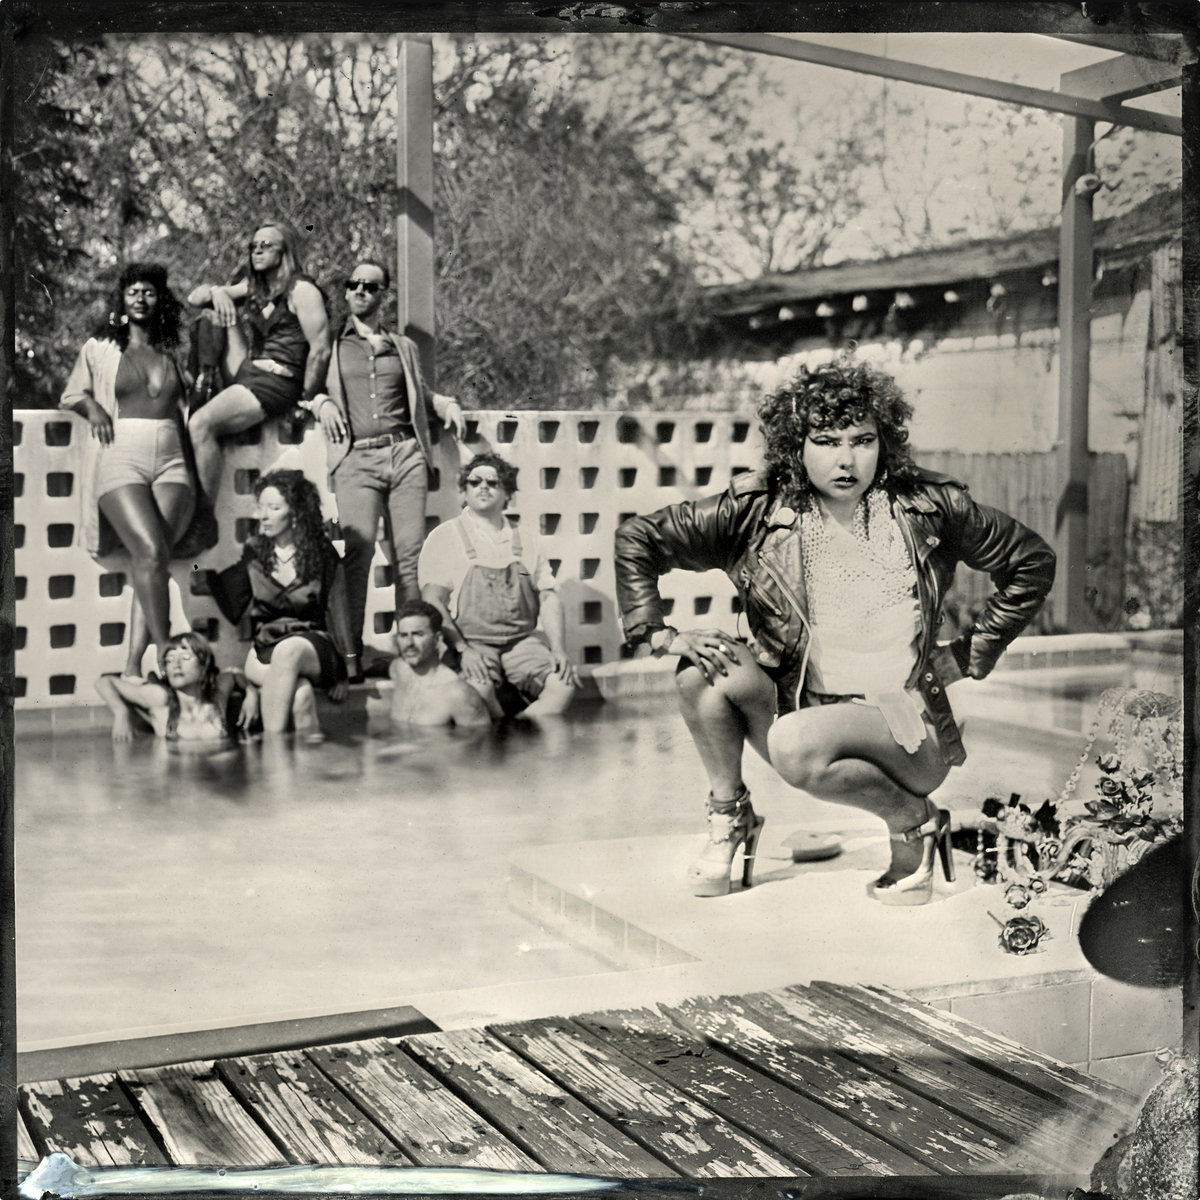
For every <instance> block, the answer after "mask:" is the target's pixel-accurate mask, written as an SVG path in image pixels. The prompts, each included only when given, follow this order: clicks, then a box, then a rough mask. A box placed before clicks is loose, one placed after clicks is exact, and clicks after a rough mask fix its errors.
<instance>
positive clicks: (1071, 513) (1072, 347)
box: [1054, 117, 1094, 633]
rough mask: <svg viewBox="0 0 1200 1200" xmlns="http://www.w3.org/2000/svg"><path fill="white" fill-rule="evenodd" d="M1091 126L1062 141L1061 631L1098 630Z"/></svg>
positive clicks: (1068, 130) (1057, 601) (1071, 122)
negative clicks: (1093, 584)
mask: <svg viewBox="0 0 1200 1200" xmlns="http://www.w3.org/2000/svg"><path fill="white" fill-rule="evenodd" d="M1092 138H1093V122H1092V120H1091V119H1090V118H1086V117H1067V118H1065V120H1064V137H1063V204H1062V229H1061V231H1060V235H1059V252H1058V338H1059V341H1058V351H1059V384H1058V481H1059V483H1058V506H1057V512H1056V520H1055V537H1056V543H1057V546H1056V548H1057V551H1058V576H1057V579H1056V581H1055V584H1054V616H1055V623H1056V625H1057V626H1058V627H1059V628H1060V629H1062V630H1064V631H1066V632H1068V633H1082V632H1083V631H1085V630H1087V629H1089V628H1090V627H1091V626H1092V625H1093V624H1094V622H1093V618H1092V614H1091V609H1090V608H1089V606H1088V588H1089V583H1088V577H1087V534H1088V529H1087V526H1088V494H1087V489H1088V396H1089V392H1090V383H1091V349H1092V253H1093V228H1092V225H1093V222H1092V194H1091V193H1090V192H1087V193H1085V194H1083V195H1077V194H1076V191H1075V181H1076V180H1077V179H1079V177H1080V176H1081V175H1084V174H1086V173H1087V171H1088V158H1089V154H1088V150H1089V147H1090V146H1091V143H1092Z"/></svg>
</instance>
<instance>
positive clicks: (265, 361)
mask: <svg viewBox="0 0 1200 1200" xmlns="http://www.w3.org/2000/svg"><path fill="white" fill-rule="evenodd" d="M250 362H251V363H252V364H253V365H254V366H256V367H257V368H258V369H259V370H260V371H266V373H267V374H268V375H282V376H283V378H284V379H295V378H296V375H297V372H296V371H293V370H292V368H291V367H289V366H287V365H286V364H285V363H281V362H276V361H275V360H274V359H273V358H252V359H251V360H250Z"/></svg>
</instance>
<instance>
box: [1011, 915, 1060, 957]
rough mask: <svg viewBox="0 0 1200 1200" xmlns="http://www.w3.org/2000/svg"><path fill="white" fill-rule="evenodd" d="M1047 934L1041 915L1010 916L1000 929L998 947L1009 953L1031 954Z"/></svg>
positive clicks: (1048, 933) (1048, 931) (1047, 930)
mask: <svg viewBox="0 0 1200 1200" xmlns="http://www.w3.org/2000/svg"><path fill="white" fill-rule="evenodd" d="M1049 936H1050V930H1049V929H1048V928H1047V926H1046V923H1045V922H1044V921H1043V920H1042V919H1041V917H1010V918H1009V919H1008V920H1007V921H1005V922H1004V927H1003V928H1002V929H1001V930H1000V948H1001V949H1002V950H1004V951H1006V952H1007V953H1009V954H1031V953H1032V952H1033V951H1034V950H1036V949H1037V948H1038V943H1039V942H1041V941H1042V940H1043V939H1044V938H1048V937H1049Z"/></svg>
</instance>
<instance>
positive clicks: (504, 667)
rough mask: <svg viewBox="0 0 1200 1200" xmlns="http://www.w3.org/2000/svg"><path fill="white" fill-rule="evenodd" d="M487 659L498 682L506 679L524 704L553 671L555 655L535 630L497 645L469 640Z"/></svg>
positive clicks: (532, 698) (534, 694)
mask: <svg viewBox="0 0 1200 1200" xmlns="http://www.w3.org/2000/svg"><path fill="white" fill-rule="evenodd" d="M471 648H472V649H473V650H478V651H479V653H480V654H482V655H483V657H484V658H485V659H486V660H487V665H488V671H489V673H490V674H491V676H492V679H494V680H495V681H496V683H497V684H500V683H502V682H505V681H507V682H508V683H509V684H511V685H512V687H513V688H515V689H516V691H517V692H518V693H519V694H520V696H521V699H522V700H524V701H525V703H526V704H532V703H533V701H534V700H536V699H537V698H538V697H539V696H540V695H541V694H542V689H543V688H544V687H545V686H546V677H547V676H548V675H549V674H550V672H551V671H553V670H554V654H553V652H552V651H551V649H550V643H549V642H548V641H547V640H546V635H545V634H544V633H541V632H538V631H536V630H535V631H534V632H533V633H527V634H525V636H524V637H519V638H517V639H516V640H514V641H511V642H504V643H502V644H501V645H499V646H489V645H488V644H487V643H486V642H474V641H473V642H471Z"/></svg>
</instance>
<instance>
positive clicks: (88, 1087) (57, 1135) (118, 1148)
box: [21, 1075, 167, 1167]
mask: <svg viewBox="0 0 1200 1200" xmlns="http://www.w3.org/2000/svg"><path fill="white" fill-rule="evenodd" d="M21 1092H22V1093H23V1095H24V1096H25V1101H26V1104H27V1111H28V1113H29V1118H30V1120H31V1121H32V1122H33V1123H34V1124H35V1125H36V1126H37V1127H38V1130H39V1133H40V1136H41V1138H42V1139H43V1140H44V1142H45V1144H46V1151H47V1153H53V1152H54V1151H56V1150H58V1151H61V1152H62V1153H64V1154H69V1155H70V1156H71V1158H73V1159H74V1160H75V1162H77V1163H79V1164H80V1166H89V1167H108V1166H117V1167H124V1166H140V1165H156V1164H162V1163H165V1162H166V1161H167V1160H166V1159H165V1158H164V1157H163V1154H162V1151H161V1150H159V1148H158V1146H157V1145H156V1144H155V1141H154V1139H153V1138H152V1137H151V1136H150V1132H149V1130H148V1129H147V1128H146V1126H145V1124H144V1123H143V1122H142V1119H141V1117H139V1116H138V1114H137V1113H136V1112H135V1111H134V1108H133V1105H131V1104H130V1102H129V1099H128V1097H127V1096H126V1095H125V1093H124V1091H123V1090H122V1089H121V1085H120V1084H119V1083H118V1082H117V1077H116V1076H115V1075H86V1076H82V1077H81V1078H79V1079H64V1080H48V1081H47V1082H45V1083H28V1084H25V1085H24V1086H23V1087H22V1088H21Z"/></svg>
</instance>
